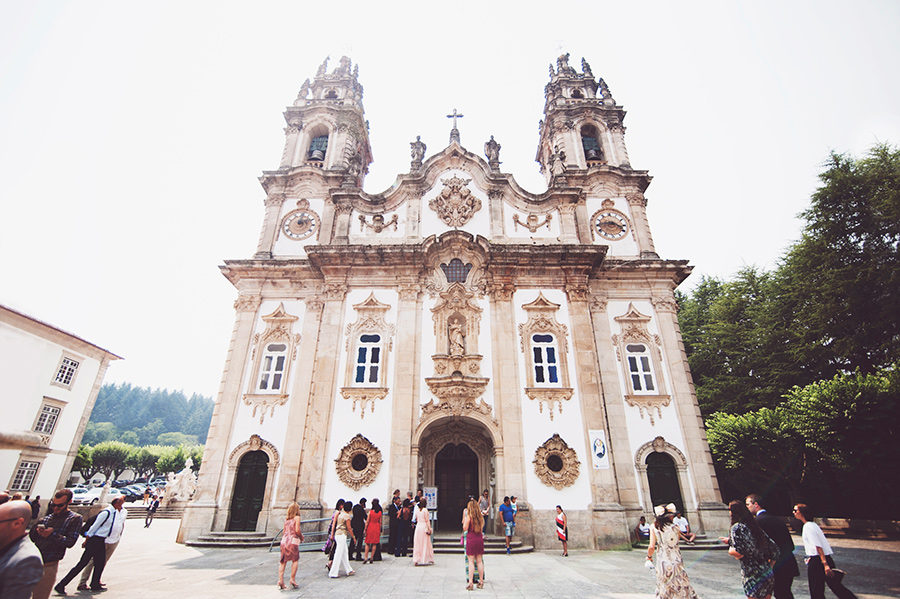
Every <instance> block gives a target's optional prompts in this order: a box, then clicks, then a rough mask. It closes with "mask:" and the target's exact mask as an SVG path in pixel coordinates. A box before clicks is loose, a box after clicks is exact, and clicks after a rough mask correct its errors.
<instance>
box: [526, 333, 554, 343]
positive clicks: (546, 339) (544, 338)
mask: <svg viewBox="0 0 900 599" xmlns="http://www.w3.org/2000/svg"><path fill="white" fill-rule="evenodd" d="M531 339H532V340H533V341H534V342H535V343H552V342H553V335H534V336H533V337H532V338H531Z"/></svg>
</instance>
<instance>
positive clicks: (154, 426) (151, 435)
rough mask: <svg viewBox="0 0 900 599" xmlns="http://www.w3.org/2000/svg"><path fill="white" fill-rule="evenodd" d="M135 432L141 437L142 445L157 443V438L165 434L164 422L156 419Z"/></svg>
mask: <svg viewBox="0 0 900 599" xmlns="http://www.w3.org/2000/svg"><path fill="white" fill-rule="evenodd" d="M134 432H135V433H137V436H138V437H140V439H141V445H150V444H153V443H156V439H157V437H159V435H160V433H162V432H163V421H162V419H161V418H154V419H153V420H151V421H150V422H148V423H147V424H145V425H144V426H142V427H140V428H137V429H135V431H134Z"/></svg>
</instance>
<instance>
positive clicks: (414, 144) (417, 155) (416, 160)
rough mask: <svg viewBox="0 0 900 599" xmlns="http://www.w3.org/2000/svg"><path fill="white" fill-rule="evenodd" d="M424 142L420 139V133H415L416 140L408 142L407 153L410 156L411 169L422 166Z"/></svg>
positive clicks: (417, 168)
mask: <svg viewBox="0 0 900 599" xmlns="http://www.w3.org/2000/svg"><path fill="white" fill-rule="evenodd" d="M425 149H426V146H425V142H423V141H422V136H421V135H416V141H411V142H409V155H410V157H411V158H412V161H411V162H410V169H411V170H414V171H416V170H419V168H420V167H421V166H422V159H423V158H425Z"/></svg>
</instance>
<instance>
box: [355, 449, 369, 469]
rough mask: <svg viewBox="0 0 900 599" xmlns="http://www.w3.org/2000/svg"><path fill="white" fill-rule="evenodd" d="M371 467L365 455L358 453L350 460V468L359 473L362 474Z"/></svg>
mask: <svg viewBox="0 0 900 599" xmlns="http://www.w3.org/2000/svg"><path fill="white" fill-rule="evenodd" d="M368 465H369V457H368V456H367V455H366V454H364V453H358V454H356V455H355V456H353V459H352V460H350V466H352V467H353V469H354V470H356V471H357V472H362V471H363V470H365V469H366V466H368Z"/></svg>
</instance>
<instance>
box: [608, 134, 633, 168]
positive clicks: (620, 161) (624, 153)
mask: <svg viewBox="0 0 900 599" xmlns="http://www.w3.org/2000/svg"><path fill="white" fill-rule="evenodd" d="M609 134H610V136H611V137H612V146H613V149H614V150H615V152H616V156H615V160H616V161H615V163H614V164H616V165H618V166H624V167H629V168H630V167H631V162H630V161H629V160H628V150H627V149H626V148H625V126H624V125H622V124H621V123H613V124H611V125H610V127H609Z"/></svg>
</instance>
